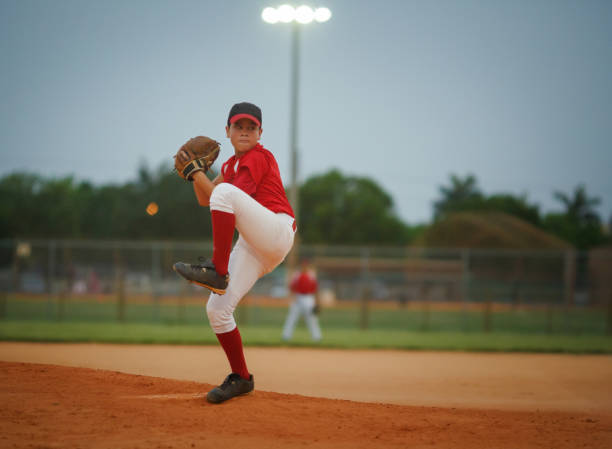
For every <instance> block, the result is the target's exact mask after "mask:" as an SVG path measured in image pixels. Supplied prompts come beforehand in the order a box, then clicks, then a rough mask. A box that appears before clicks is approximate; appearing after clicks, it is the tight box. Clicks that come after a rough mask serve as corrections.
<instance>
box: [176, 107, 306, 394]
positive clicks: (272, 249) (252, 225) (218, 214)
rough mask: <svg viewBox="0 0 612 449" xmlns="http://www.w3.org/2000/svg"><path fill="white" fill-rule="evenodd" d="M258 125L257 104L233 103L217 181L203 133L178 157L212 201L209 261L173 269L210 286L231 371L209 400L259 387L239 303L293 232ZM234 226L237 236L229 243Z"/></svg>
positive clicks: (211, 146) (214, 320) (213, 315)
mask: <svg viewBox="0 0 612 449" xmlns="http://www.w3.org/2000/svg"><path fill="white" fill-rule="evenodd" d="M261 124H262V116H261V110H260V108H259V107H257V106H255V105H254V104H252V103H246V102H244V103H237V104H235V105H234V106H232V108H231V110H230V112H229V116H228V118H227V126H226V128H225V132H226V135H227V137H228V138H229V139H230V142H231V143H232V146H233V147H234V154H233V155H232V156H231V157H230V158H229V159H228V160H227V161H226V162H225V163H224V164H223V165H222V167H221V172H220V174H219V176H217V177H216V178H215V179H214V180H212V181H211V180H210V179H208V177H206V175H205V173H206V171H207V170H208V168H209V167H210V166H211V165H212V163H213V162H214V160H215V158H216V155H217V154H218V151H219V146H218V143H217V142H215V141H214V140H211V139H208V138H207V137H203V136H199V137H196V138H194V139H191V140H190V141H188V142H187V143H186V144H185V145H183V147H181V149H180V150H179V151H178V153H177V154H176V156H175V167H176V168H177V171H178V173H179V175H180V176H181V177H183V178H185V179H187V180H190V181H192V182H193V189H194V192H195V196H196V198H197V200H198V203H199V204H200V205H201V206H210V213H211V218H212V231H213V254H212V259H207V260H205V261H204V262H203V263H200V264H188V263H183V262H177V263H175V264H174V270H175V271H176V272H177V273H179V274H180V275H181V276H183V277H184V278H185V279H187V280H188V281H190V282H193V283H195V284H198V285H201V286H202V287H206V288H207V289H209V290H211V292H212V293H211V294H210V297H209V298H208V303H207V305H206V312H207V314H208V320H209V322H210V325H211V327H212V329H213V330H214V332H215V334H216V335H217V339H218V340H219V343H220V344H221V346H222V347H223V350H224V351H225V354H226V356H227V359H228V361H229V364H230V367H231V370H232V373H231V374H230V375H228V376H227V378H226V379H225V381H224V382H223V383H222V384H221V385H220V386H218V387H216V388H214V389H212V390H211V391H209V392H208V394H207V395H206V398H207V400H208V401H209V402H212V403H220V402H223V401H226V400H228V399H231V398H233V397H235V396H238V395H241V394H245V393H249V392H250V391H252V390H253V388H254V381H253V375H252V374H251V373H250V372H249V370H248V368H247V364H246V360H245V357H244V351H243V347H242V338H241V336H240V332H239V331H238V327H237V326H236V321H235V320H234V309H235V308H236V306H237V305H238V303H239V302H240V300H241V299H242V298H243V296H244V295H245V294H246V293H247V292H248V291H249V290H250V289H251V287H252V286H253V285H254V284H255V282H256V281H257V279H259V278H260V277H262V276H263V275H264V274H266V273H269V272H270V271H272V270H273V269H274V268H276V267H277V266H278V265H279V264H280V263H281V262H282V261H283V260H284V259H285V257H286V256H287V253H288V252H289V250H290V249H291V247H292V246H293V238H294V233H295V230H296V224H295V219H294V217H295V216H294V213H293V210H292V208H291V206H290V204H289V201H288V200H287V196H286V195H285V189H284V187H283V182H282V180H281V176H280V173H279V169H278V165H277V163H276V159H275V158H274V156H273V155H272V153H271V152H270V151H268V150H267V149H265V148H264V147H263V146H262V145H261V144H260V143H259V139H260V138H261V134H262V127H261ZM234 229H237V230H238V234H239V237H238V241H237V242H236V244H235V245H234V248H233V249H232V247H231V246H232V239H233V236H234Z"/></svg>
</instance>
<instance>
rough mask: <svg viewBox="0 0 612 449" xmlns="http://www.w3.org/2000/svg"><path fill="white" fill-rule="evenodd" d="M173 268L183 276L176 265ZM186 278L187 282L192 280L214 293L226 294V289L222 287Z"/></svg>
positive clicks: (193, 282)
mask: <svg viewBox="0 0 612 449" xmlns="http://www.w3.org/2000/svg"><path fill="white" fill-rule="evenodd" d="M172 269H173V270H174V271H175V272H177V273H178V274H179V275H180V276H181V277H183V276H182V275H181V273H179V272H178V271H177V269H176V268H175V267H174V265H173V266H172ZM183 279H185V278H184V277H183ZM185 280H186V281H187V282H191V283H192V284H196V285H199V286H200V287H204V288H207V289H208V290H210V291H211V292H213V293H216V294H217V295H223V294H225V290H226V289H221V288H215V287H211V286H210V285H206V284H202V283H201V282H198V281H192V280H191V279H185Z"/></svg>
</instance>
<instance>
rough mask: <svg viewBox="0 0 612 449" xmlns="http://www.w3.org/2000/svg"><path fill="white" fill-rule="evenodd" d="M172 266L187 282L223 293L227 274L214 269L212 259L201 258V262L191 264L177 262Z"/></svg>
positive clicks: (227, 279) (227, 278) (226, 282)
mask: <svg viewBox="0 0 612 449" xmlns="http://www.w3.org/2000/svg"><path fill="white" fill-rule="evenodd" d="M172 268H173V269H174V271H176V272H177V273H178V274H180V275H181V276H183V277H184V278H185V279H187V280H188V281H189V282H193V283H194V284H198V285H200V286H202V287H205V288H207V289H209V290H211V291H213V292H215V293H217V294H219V295H222V294H224V293H225V289H226V288H227V284H228V283H229V275H228V274H226V275H225V276H221V275H220V274H219V273H217V272H216V271H215V265H214V264H213V263H212V260H210V259H206V260H203V261H202V263H201V264H198V265H192V264H189V263H183V262H177V263H175V264H174V265H173V266H172Z"/></svg>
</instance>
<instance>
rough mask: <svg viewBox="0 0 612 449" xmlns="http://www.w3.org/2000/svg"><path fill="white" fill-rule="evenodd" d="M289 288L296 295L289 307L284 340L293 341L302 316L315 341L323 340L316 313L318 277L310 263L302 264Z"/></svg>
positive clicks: (304, 262)
mask: <svg viewBox="0 0 612 449" xmlns="http://www.w3.org/2000/svg"><path fill="white" fill-rule="evenodd" d="M289 288H290V290H291V292H292V293H294V294H295V299H294V300H293V301H292V303H291V306H289V313H288V314H287V319H286V320H285V325H284V326H283V340H290V339H291V336H292V335H293V330H294V329H295V325H296V324H297V322H298V320H299V318H300V316H302V315H303V316H304V321H305V322H306V325H307V326H308V329H309V330H310V336H311V337H312V339H313V340H315V341H319V340H321V328H320V327H319V319H318V317H317V314H316V313H315V306H316V298H315V295H316V293H317V289H318V285H317V277H316V274H315V271H314V269H312V267H310V264H309V263H308V261H303V262H302V268H301V270H300V271H299V272H298V273H296V274H295V276H294V277H293V279H292V280H291V282H290V283H289Z"/></svg>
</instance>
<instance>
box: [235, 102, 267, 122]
mask: <svg viewBox="0 0 612 449" xmlns="http://www.w3.org/2000/svg"><path fill="white" fill-rule="evenodd" d="M241 118H248V119H249V120H252V121H254V122H255V123H256V124H257V126H261V109H259V107H258V106H255V105H254V104H253V103H247V102H246V101H244V102H242V103H236V104H235V105H234V106H232V109H230V112H229V116H228V117H227V126H230V125H231V124H232V123H234V122H236V121H237V120H240V119H241Z"/></svg>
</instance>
